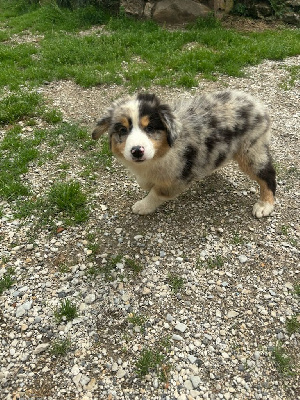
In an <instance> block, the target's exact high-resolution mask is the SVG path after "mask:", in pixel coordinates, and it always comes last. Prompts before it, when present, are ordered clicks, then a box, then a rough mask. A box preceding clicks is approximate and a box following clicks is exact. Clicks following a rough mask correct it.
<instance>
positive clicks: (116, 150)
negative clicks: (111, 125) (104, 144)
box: [111, 137, 125, 158]
mask: <svg viewBox="0 0 300 400" xmlns="http://www.w3.org/2000/svg"><path fill="white" fill-rule="evenodd" d="M124 149H125V142H121V143H120V142H118V141H117V140H116V139H115V138H114V137H112V139H111V151H112V152H113V154H114V155H115V156H116V157H118V158H124V155H123V154H124Z"/></svg>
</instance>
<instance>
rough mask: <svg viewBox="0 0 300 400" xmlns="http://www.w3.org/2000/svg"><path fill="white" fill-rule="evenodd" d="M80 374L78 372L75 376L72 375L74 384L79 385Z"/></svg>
mask: <svg viewBox="0 0 300 400" xmlns="http://www.w3.org/2000/svg"><path fill="white" fill-rule="evenodd" d="M81 375H82V374H81V373H79V374H77V375H75V376H74V377H73V379H72V380H73V382H74V383H75V385H76V386H78V385H79V382H80V379H81Z"/></svg>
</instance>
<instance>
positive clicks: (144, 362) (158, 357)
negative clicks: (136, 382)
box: [135, 338, 171, 382]
mask: <svg viewBox="0 0 300 400" xmlns="http://www.w3.org/2000/svg"><path fill="white" fill-rule="evenodd" d="M169 350H170V341H169V338H164V339H162V340H161V341H160V342H158V343H156V344H155V346H153V347H152V348H146V347H145V348H144V349H143V350H142V352H141V354H140V357H139V358H138V360H137V362H136V365H135V367H136V373H137V375H138V376H139V377H140V378H143V377H144V376H146V375H148V374H149V373H151V372H154V373H156V374H157V375H158V377H159V378H160V379H161V380H162V381H163V382H168V380H169V373H170V370H171V365H170V364H169V363H168V361H167V358H168V352H169Z"/></svg>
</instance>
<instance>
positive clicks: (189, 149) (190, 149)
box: [181, 144, 198, 181]
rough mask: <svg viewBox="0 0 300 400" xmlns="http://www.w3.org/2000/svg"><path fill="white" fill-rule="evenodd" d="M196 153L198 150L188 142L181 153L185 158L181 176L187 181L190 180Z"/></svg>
mask: <svg viewBox="0 0 300 400" xmlns="http://www.w3.org/2000/svg"><path fill="white" fill-rule="evenodd" d="M197 154H198V150H197V148H196V147H194V146H192V145H191V144H189V145H188V146H186V148H185V150H184V153H183V158H184V160H185V164H184V167H183V170H182V172H181V178H182V179H184V180H187V181H190V180H192V176H191V175H192V168H193V166H194V164H195V160H196V157H197Z"/></svg>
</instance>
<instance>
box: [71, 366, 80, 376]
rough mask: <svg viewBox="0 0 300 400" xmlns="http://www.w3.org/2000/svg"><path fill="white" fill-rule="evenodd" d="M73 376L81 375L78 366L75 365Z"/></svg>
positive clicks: (72, 370)
mask: <svg viewBox="0 0 300 400" xmlns="http://www.w3.org/2000/svg"><path fill="white" fill-rule="evenodd" d="M71 374H72V375H78V374H79V367H78V365H77V364H74V365H73V367H72V369H71Z"/></svg>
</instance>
